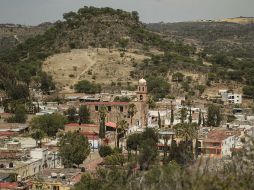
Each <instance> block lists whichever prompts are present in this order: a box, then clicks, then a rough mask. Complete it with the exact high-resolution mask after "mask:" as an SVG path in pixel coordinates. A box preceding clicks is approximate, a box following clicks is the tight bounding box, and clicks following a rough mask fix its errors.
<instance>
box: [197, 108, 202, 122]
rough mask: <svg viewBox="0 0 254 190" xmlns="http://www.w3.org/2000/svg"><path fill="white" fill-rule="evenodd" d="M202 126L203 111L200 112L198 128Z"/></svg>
mask: <svg viewBox="0 0 254 190" xmlns="http://www.w3.org/2000/svg"><path fill="white" fill-rule="evenodd" d="M201 124H202V112H201V109H200V110H199V113H198V126H200V125H201Z"/></svg>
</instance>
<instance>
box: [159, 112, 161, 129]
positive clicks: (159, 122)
mask: <svg viewBox="0 0 254 190" xmlns="http://www.w3.org/2000/svg"><path fill="white" fill-rule="evenodd" d="M158 126H159V128H161V115H160V112H158Z"/></svg>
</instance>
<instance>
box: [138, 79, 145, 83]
mask: <svg viewBox="0 0 254 190" xmlns="http://www.w3.org/2000/svg"><path fill="white" fill-rule="evenodd" d="M138 83H139V84H143V85H145V84H146V80H145V79H143V78H142V79H140V80H139V81H138Z"/></svg>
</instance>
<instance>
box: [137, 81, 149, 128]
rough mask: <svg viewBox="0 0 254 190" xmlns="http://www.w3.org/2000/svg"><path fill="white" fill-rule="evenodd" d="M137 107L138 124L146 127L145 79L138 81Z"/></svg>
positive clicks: (146, 101) (146, 99)
mask: <svg viewBox="0 0 254 190" xmlns="http://www.w3.org/2000/svg"><path fill="white" fill-rule="evenodd" d="M136 94H137V108H138V112H139V124H140V126H141V128H145V127H147V115H148V95H147V82H146V80H145V79H143V78H142V79H140V80H139V81H138V89H137V92H136Z"/></svg>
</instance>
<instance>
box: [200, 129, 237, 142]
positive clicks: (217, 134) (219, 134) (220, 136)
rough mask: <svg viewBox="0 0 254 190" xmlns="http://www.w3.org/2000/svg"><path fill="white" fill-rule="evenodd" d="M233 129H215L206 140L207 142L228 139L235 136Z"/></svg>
mask: <svg viewBox="0 0 254 190" xmlns="http://www.w3.org/2000/svg"><path fill="white" fill-rule="evenodd" d="M234 135H235V134H234V132H233V131H228V130H213V131H210V132H209V133H208V135H207V138H206V139H205V140H204V141H205V142H221V141H223V140H225V139H227V138H228V137H230V136H234Z"/></svg>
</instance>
